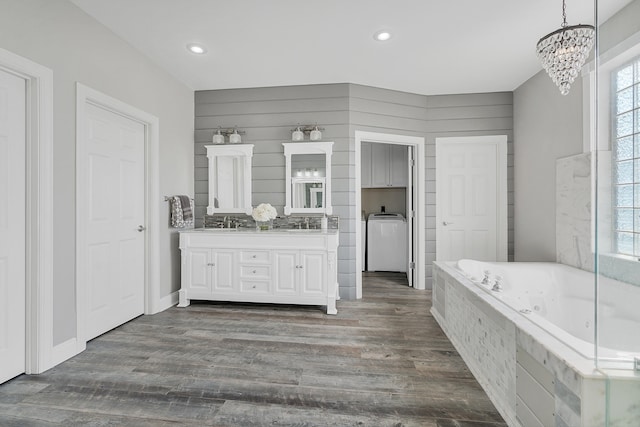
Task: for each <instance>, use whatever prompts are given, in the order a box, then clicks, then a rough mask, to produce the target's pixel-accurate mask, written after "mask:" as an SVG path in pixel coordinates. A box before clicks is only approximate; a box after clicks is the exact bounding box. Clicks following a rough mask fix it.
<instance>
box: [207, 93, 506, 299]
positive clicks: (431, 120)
mask: <svg viewBox="0 0 640 427" xmlns="http://www.w3.org/2000/svg"><path fill="white" fill-rule="evenodd" d="M195 102H196V105H195V116H196V118H195V144H196V146H195V190H196V210H195V213H196V218H197V221H196V223H197V226H200V225H202V218H203V216H204V214H205V211H206V206H207V203H208V195H207V191H208V183H207V157H206V154H205V149H204V146H205V145H207V144H209V143H210V141H211V136H212V135H213V132H214V131H215V129H217V127H218V126H222V127H223V128H229V127H233V126H238V128H239V129H241V130H244V131H246V135H244V136H243V142H247V143H251V144H255V148H254V158H253V181H252V185H253V200H252V203H253V205H254V206H255V205H257V204H258V203H262V202H269V203H271V204H272V205H274V206H275V207H276V209H277V210H278V213H279V214H282V212H283V206H284V155H283V149H282V142H286V141H289V140H290V139H291V130H292V129H293V128H294V127H295V126H296V124H298V123H300V124H314V123H316V122H317V123H318V124H319V125H320V126H322V127H324V128H325V130H324V131H323V139H324V140H331V141H334V142H335V145H334V154H333V159H332V168H333V180H332V186H333V192H332V197H333V205H334V214H336V215H339V216H340V248H339V253H338V281H339V283H340V294H341V296H342V297H343V298H346V299H352V298H355V227H356V226H359V219H360V214H359V213H356V212H355V131H356V130H362V131H371V132H381V133H392V134H394V133H395V134H399V135H409V136H422V137H424V138H425V143H426V145H427V146H426V150H425V151H426V167H427V170H426V180H427V182H426V191H427V194H426V208H425V215H426V225H427V230H426V248H427V251H426V252H427V253H426V259H425V260H424V261H423V262H425V263H426V265H427V269H426V274H427V281H426V283H427V287H429V288H430V287H431V281H432V280H431V265H432V263H433V261H434V260H435V247H436V244H435V189H436V185H435V165H436V158H435V138H436V137H442V136H472V135H495V134H501V135H507V140H508V150H509V151H508V153H509V156H508V162H509V164H508V179H509V183H508V189H509V259H510V260H512V259H513V96H512V93H511V92H501V93H488V94H468V95H439V96H424V95H417V94H411V93H405V92H398V91H392V90H386V89H380V88H373V87H369V86H362V85H355V84H333V85H308V86H285V87H275V88H252V89H228V90H212V91H200V92H196V96H195Z"/></svg>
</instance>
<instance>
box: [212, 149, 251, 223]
mask: <svg viewBox="0 0 640 427" xmlns="http://www.w3.org/2000/svg"><path fill="white" fill-rule="evenodd" d="M205 148H206V149H207V158H208V159H209V206H207V215H213V214H218V213H245V214H247V215H250V214H251V210H252V206H251V158H252V156H253V144H235V145H206V146H205Z"/></svg>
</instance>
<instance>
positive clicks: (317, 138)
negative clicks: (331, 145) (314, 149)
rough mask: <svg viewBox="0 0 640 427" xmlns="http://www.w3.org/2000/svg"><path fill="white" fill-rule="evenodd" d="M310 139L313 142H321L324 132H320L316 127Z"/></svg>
mask: <svg viewBox="0 0 640 427" xmlns="http://www.w3.org/2000/svg"><path fill="white" fill-rule="evenodd" d="M309 139H310V140H312V141H320V140H321V139H322V132H320V130H318V126H316V127H315V129H313V130H312V131H311V133H310V134H309Z"/></svg>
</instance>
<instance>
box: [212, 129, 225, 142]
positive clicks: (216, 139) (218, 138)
mask: <svg viewBox="0 0 640 427" xmlns="http://www.w3.org/2000/svg"><path fill="white" fill-rule="evenodd" d="M213 143H214V144H224V135H223V134H221V133H220V131H219V130H218V131H217V132H216V133H214V134H213Z"/></svg>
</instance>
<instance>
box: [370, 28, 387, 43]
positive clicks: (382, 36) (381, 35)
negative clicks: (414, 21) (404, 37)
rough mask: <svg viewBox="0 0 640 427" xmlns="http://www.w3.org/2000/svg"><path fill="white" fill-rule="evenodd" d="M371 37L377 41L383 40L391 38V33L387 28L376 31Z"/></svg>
mask: <svg viewBox="0 0 640 427" xmlns="http://www.w3.org/2000/svg"><path fill="white" fill-rule="evenodd" d="M373 38H374V39H375V40H377V41H379V42H384V41H387V40H389V39H390V38H391V33H390V32H389V31H387V30H380V31H376V33H375V34H374V35H373Z"/></svg>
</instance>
